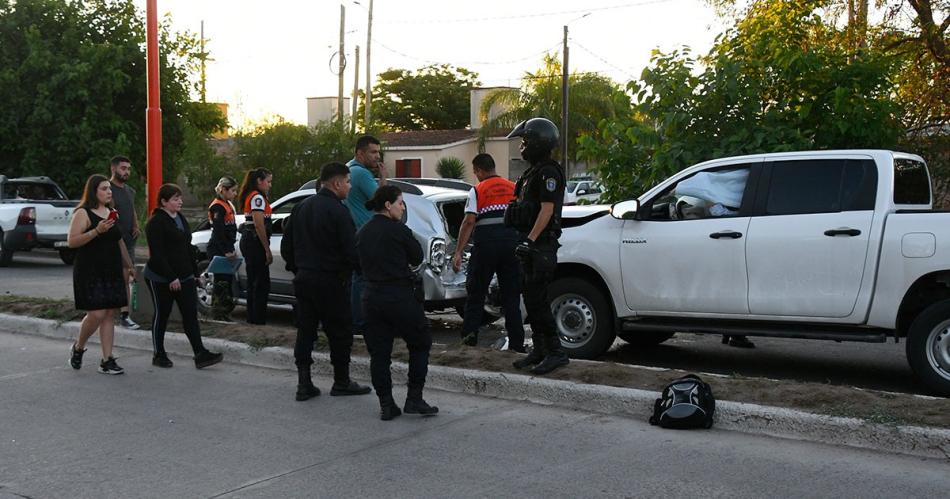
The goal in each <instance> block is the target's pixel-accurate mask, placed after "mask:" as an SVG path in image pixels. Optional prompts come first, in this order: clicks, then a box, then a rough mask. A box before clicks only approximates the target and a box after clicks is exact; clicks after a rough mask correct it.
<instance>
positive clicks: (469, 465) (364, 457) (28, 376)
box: [0, 332, 950, 499]
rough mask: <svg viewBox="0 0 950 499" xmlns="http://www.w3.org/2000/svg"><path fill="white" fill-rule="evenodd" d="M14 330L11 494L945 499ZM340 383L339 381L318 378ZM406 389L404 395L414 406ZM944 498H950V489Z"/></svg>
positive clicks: (930, 477) (722, 434)
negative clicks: (109, 368)
mask: <svg viewBox="0 0 950 499" xmlns="http://www.w3.org/2000/svg"><path fill="white" fill-rule="evenodd" d="M68 350H69V345H68V343H67V342H63V341H54V340H50V339H45V338H39V337H35V336H27V335H14V334H9V333H6V332H0V400H3V403H2V404H0V420H2V421H3V424H2V425H0V498H2V499H7V498H15V497H20V498H22V497H32V498H39V497H71V498H85V497H128V498H134V497H448V496H451V497H511V496H519V497H548V498H550V497H644V496H651V497H652V496H661V495H662V496H664V497H699V496H704V497H706V496H708V497H756V498H758V497H834V498H846V497H942V496H944V495H945V494H946V490H947V489H948V487H950V474H948V473H947V472H948V469H950V468H948V465H947V464H946V461H945V460H931V459H925V458H916V457H907V456H900V455H893V454H887V453H879V452H870V451H863V450H857V449H852V448H843V447H833V446H828V445H823V444H817V443H809V442H801V441H790V440H782V439H775V438H770V437H764V436H752V435H746V434H741V433H736V432H730V431H724V430H720V429H716V428H714V429H712V430H708V431H703V430H696V431H672V430H660V429H657V428H655V427H651V426H649V425H648V424H647V423H645V422H643V421H639V420H631V419H627V418H622V417H613V416H605V415H599V414H598V415H592V414H588V413H584V412H577V411H570V410H564V409H558V408H554V407H547V406H538V405H533V404H529V403H523V402H513V401H505V400H499V399H494V398H487V397H478V396H471V395H460V394H455V393H448V392H440V391H434V390H433V391H429V392H428V393H427V395H426V398H427V400H429V401H430V402H431V403H433V404H436V405H439V406H440V408H441V412H440V414H439V415H438V416H436V417H432V418H419V417H414V416H403V417H401V418H399V419H397V420H395V421H392V422H383V421H380V420H379V419H378V417H377V404H376V399H375V397H374V396H372V395H370V396H363V397H347V398H337V397H329V396H327V394H324V395H323V396H321V397H318V398H316V399H313V400H310V401H307V402H296V401H294V400H293V392H294V384H295V382H296V380H295V376H294V374H293V373H292V372H286V371H275V370H268V369H260V368H253V367H247V366H241V365H236V364H228V363H225V364H220V365H218V366H214V367H212V368H209V369H206V370H203V371H198V370H196V369H195V368H194V367H193V364H191V361H190V359H188V358H185V357H177V356H173V357H172V359H173V360H174V361H175V367H174V368H172V369H167V370H166V369H159V368H155V367H152V366H151V364H150V355H149V354H147V353H143V352H136V351H131V350H119V351H117V356H118V357H119V363H120V364H121V365H122V366H123V367H125V368H126V371H127V374H125V375H122V376H105V375H101V374H98V373H96V371H95V364H96V361H97V360H98V357H99V352H98V347H97V346H96V345H90V349H89V351H88V352H87V353H86V359H85V365H84V366H83V368H82V369H81V370H79V371H75V370H73V369H71V368H69V367H67V366H66V360H67V354H68ZM317 382H318V385H319V386H321V387H322V388H328V386H329V383H330V380H328V379H323V378H318V380H317ZM403 396H404V391H402V390H401V389H397V398H398V399H400V400H401V398H402V397H403ZM941 491H943V492H941Z"/></svg>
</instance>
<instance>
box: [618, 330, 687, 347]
mask: <svg viewBox="0 0 950 499" xmlns="http://www.w3.org/2000/svg"><path fill="white" fill-rule="evenodd" d="M674 334H676V333H666V332H662V331H624V332H622V333H617V336H619V337H620V339H621V340H623V341H626V342H627V343H629V344H631V345H634V346H638V347H652V346H655V345H659V344H660V343H663V342H664V341H666V340H668V339H670V338H672V337H673V335H674Z"/></svg>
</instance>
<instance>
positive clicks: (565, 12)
mask: <svg viewBox="0 0 950 499" xmlns="http://www.w3.org/2000/svg"><path fill="white" fill-rule="evenodd" d="M672 1H675V0H645V1H640V2H630V3H624V4H617V5H608V6H604V7H591V8H584V9H572V10H561V11H557V12H540V13H535V14H518V15H510V16H487V17H468V18H460V19H394V20H387V21H378V22H379V23H381V24H448V23H453V24H456V23H475V22H484V21H514V20H518V19H533V18H538V17H552V16H562V15H568V14H583V13H593V12H603V11H607V10H617V9H629V8H632V7H642V6H644V5H653V4H661V3H668V2H672Z"/></svg>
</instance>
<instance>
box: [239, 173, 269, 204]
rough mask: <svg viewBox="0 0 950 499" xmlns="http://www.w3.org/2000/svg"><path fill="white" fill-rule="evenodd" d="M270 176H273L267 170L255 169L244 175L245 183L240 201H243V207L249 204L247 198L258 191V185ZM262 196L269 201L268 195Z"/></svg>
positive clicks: (243, 183)
mask: <svg viewBox="0 0 950 499" xmlns="http://www.w3.org/2000/svg"><path fill="white" fill-rule="evenodd" d="M268 175H271V172H270V170H268V169H266V168H255V169H253V170H248V172H247V174H245V175H244V182H241V195H240V196H239V199H240V200H241V206H244V204H245V203H247V196H248V195H249V194H250V193H251V191H255V190H257V183H258V182H260V181H261V180H264V179H265V178H267V176H268ZM261 195H263V196H264V198H265V199H267V194H266V193H264V192H262V193H261Z"/></svg>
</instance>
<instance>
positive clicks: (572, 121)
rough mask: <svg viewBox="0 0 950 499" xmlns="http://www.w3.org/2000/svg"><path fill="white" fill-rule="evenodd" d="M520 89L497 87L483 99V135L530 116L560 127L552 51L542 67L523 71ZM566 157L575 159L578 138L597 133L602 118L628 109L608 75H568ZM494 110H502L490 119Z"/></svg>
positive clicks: (557, 66) (558, 77)
mask: <svg viewBox="0 0 950 499" xmlns="http://www.w3.org/2000/svg"><path fill="white" fill-rule="evenodd" d="M523 82H524V83H523V84H522V87H521V88H520V89H499V90H496V91H494V92H492V93H490V94H488V96H486V97H485V99H484V100H483V101H482V107H481V110H480V112H481V118H482V121H483V123H484V125H483V126H482V128H481V133H482V138H483V139H484V138H485V137H487V136H488V134H490V133H495V132H498V131H500V130H503V129H505V128H512V127H514V126H515V125H517V124H518V123H519V122H521V121H523V120H526V119H529V118H536V117H541V118H547V119H549V120H551V121H553V122H554V124H556V125H557V127H558V129H559V130H563V129H564V127H563V124H562V123H561V88H562V84H561V83H562V70H561V62H560V60H558V58H557V57H556V56H555V55H553V54H548V55H545V56H544V63H543V66H542V67H541V68H540V69H538V70H537V71H535V72H534V73H527V74H525V78H524V80H523ZM568 91H569V92H568V118H567V119H568V134H569V136H570V137H569V140H568V155H567V156H568V158H569V160H570V161H571V162H576V161H577V158H578V156H577V148H576V147H575V144H576V143H577V139H578V138H579V137H582V136H586V135H590V134H592V133H596V131H597V125H598V123H600V122H601V120H605V119H606V120H614V119H617V118H620V117H623V116H624V115H625V114H629V112H630V99H629V97H628V96H627V95H625V94H624V93H623V92H622V90H621V89H620V87H619V86H618V85H617V84H616V83H614V82H613V81H611V80H610V79H609V78H606V77H604V76H600V75H597V74H592V73H572V74H571V75H570V76H569V77H568ZM493 109H497V110H500V111H501V112H500V113H499V114H498V115H497V116H494V117H492V118H491V119H489V117H490V116H491V114H492V111H493Z"/></svg>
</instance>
